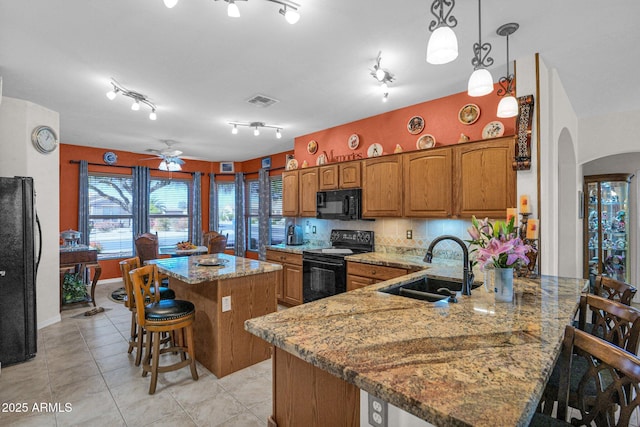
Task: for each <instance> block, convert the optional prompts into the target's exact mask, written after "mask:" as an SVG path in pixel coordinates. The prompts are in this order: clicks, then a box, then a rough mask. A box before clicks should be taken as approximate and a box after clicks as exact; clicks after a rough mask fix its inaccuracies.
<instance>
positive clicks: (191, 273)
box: [147, 254, 282, 284]
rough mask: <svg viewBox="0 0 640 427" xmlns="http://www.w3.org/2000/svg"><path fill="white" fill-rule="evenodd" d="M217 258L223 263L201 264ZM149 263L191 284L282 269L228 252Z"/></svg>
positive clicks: (275, 265) (277, 265) (279, 266)
mask: <svg viewBox="0 0 640 427" xmlns="http://www.w3.org/2000/svg"><path fill="white" fill-rule="evenodd" d="M216 260H217V261H220V262H221V263H222V265H220V266H213V265H202V264H201V263H207V262H209V263H215V262H216ZM147 263H152V264H156V265H157V266H158V271H159V272H160V273H164V274H166V275H167V276H169V277H173V278H175V279H178V280H181V281H183V282H185V283H190V284H196V283H202V282H209V281H212V280H220V279H231V278H234V277H241V276H250V275H252V274H261V273H268V272H271V271H277V270H281V269H282V266H281V265H280V264H272V263H270V262H264V261H258V260H255V259H248V258H241V257H236V256H233V255H227V254H209V255H194V256H183V257H174V258H163V259H154V260H151V261H147Z"/></svg>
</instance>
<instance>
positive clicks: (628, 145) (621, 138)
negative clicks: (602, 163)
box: [578, 94, 640, 164]
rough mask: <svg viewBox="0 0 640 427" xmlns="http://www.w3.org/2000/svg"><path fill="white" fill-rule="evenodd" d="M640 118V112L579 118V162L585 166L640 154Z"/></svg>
mask: <svg viewBox="0 0 640 427" xmlns="http://www.w3.org/2000/svg"><path fill="white" fill-rule="evenodd" d="M621 96H623V95H622V94H621ZM638 117H640V110H634V111H625V112H615V113H611V114H606V115H602V116H595V117H585V118H582V119H580V123H579V124H580V152H579V154H578V162H579V163H581V164H583V163H586V162H589V161H592V160H594V159H599V158H602V157H607V156H610V155H613V154H621V153H637V152H640V145H639V144H638V138H639V137H640V120H638Z"/></svg>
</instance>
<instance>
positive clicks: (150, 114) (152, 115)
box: [149, 108, 158, 120]
mask: <svg viewBox="0 0 640 427" xmlns="http://www.w3.org/2000/svg"><path fill="white" fill-rule="evenodd" d="M157 118H158V115H157V114H156V110H155V108H154V109H153V110H151V112H150V113H149V120H156V119H157Z"/></svg>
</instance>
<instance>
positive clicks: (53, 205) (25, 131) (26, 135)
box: [0, 97, 60, 328]
mask: <svg viewBox="0 0 640 427" xmlns="http://www.w3.org/2000/svg"><path fill="white" fill-rule="evenodd" d="M59 122H60V119H59V115H58V113H56V112H55V111H51V110H48V109H46V108H44V107H42V106H40V105H36V104H33V103H31V102H28V101H23V100H20V99H14V98H8V97H3V98H2V103H0V176H31V177H33V179H34V185H35V190H36V209H37V210H38V216H39V218H40V223H41V225H42V234H43V236H42V238H43V242H42V258H41V260H40V266H39V269H38V279H37V283H36V297H37V300H36V304H37V320H38V328H42V327H44V326H47V325H49V324H51V323H55V322H59V321H60V311H59V306H58V304H59V303H58V301H59V300H60V275H59V273H58V268H59V265H60V252H59V236H60V235H59V227H60V225H59V224H60V220H59V216H60V209H59V204H60V191H59V190H60V166H59V163H60V162H59V150H57V149H56V150H55V151H54V152H53V153H50V154H41V153H39V152H38V151H36V149H35V148H34V147H33V144H32V143H31V132H32V131H33V129H34V128H35V127H36V126H40V125H47V126H51V127H52V128H53V129H54V130H55V131H56V133H57V134H58V137H60V133H59V129H60V123H59Z"/></svg>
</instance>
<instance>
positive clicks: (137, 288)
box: [129, 264, 160, 328]
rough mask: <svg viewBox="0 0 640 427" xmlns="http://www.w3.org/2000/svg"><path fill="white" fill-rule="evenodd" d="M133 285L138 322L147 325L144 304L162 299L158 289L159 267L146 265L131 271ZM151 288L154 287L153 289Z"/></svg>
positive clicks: (143, 325)
mask: <svg viewBox="0 0 640 427" xmlns="http://www.w3.org/2000/svg"><path fill="white" fill-rule="evenodd" d="M129 276H130V277H131V283H132V287H133V297H134V300H135V302H136V316H137V318H138V324H139V325H140V326H142V327H143V328H144V327H145V315H144V306H145V304H146V303H149V302H152V303H153V302H158V301H160V290H159V289H158V288H159V286H158V267H157V266H156V265H155V264H149V265H145V266H143V267H140V268H136V269H135V270H131V271H130V272H129ZM151 288H154V290H153V291H151Z"/></svg>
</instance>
